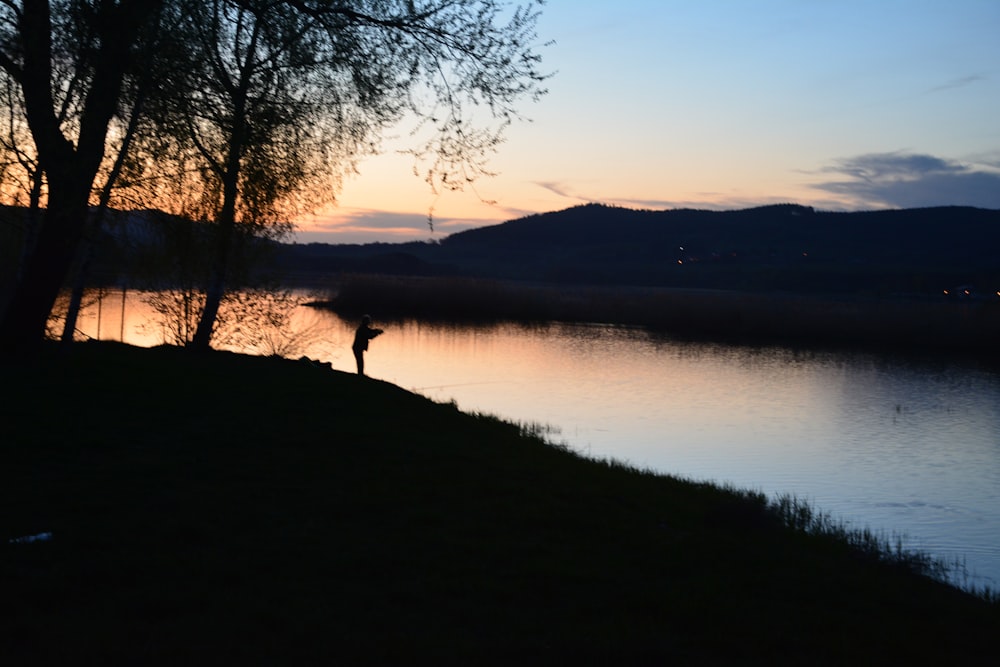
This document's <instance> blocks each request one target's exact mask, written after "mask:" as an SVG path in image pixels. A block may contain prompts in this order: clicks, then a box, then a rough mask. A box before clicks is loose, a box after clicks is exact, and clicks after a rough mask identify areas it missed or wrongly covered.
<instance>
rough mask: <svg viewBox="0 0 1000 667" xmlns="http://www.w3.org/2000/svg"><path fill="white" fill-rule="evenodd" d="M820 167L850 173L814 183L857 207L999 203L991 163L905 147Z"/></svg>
mask: <svg viewBox="0 0 1000 667" xmlns="http://www.w3.org/2000/svg"><path fill="white" fill-rule="evenodd" d="M821 173H826V174H839V175H841V176H843V177H845V178H843V179H838V180H830V181H825V182H821V183H814V184H813V185H812V187H813V188H815V189H817V190H822V191H824V192H827V193H830V194H833V195H836V196H838V197H839V198H841V199H843V200H844V203H845V204H847V205H849V206H852V207H855V208H920V207H926V206H951V205H955V206H978V207H980V208H1000V172H998V171H996V170H994V169H993V168H991V166H990V165H988V164H982V163H980V164H978V165H970V164H964V163H961V162H956V161H954V160H948V159H944V158H940V157H936V156H933V155H923V154H914V153H904V152H894V153H871V154H868V155H859V156H856V157H851V158H844V159H841V160H837V161H836V162H835V163H834V164H833V165H831V166H829V167H827V168H825V169H823V170H822V172H821Z"/></svg>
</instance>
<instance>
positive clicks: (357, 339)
mask: <svg viewBox="0 0 1000 667" xmlns="http://www.w3.org/2000/svg"><path fill="white" fill-rule="evenodd" d="M381 334H382V330H381V329H376V328H374V327H372V317H371V315H365V316H364V317H362V318H361V325H360V326H359V327H358V328H357V331H355V332H354V344H353V345H352V346H351V349H352V350H354V359H355V360H356V361H357V362H358V375H364V374H365V350H367V349H368V341H370V340H371V339H372V338H375V337H376V336H379V335H381Z"/></svg>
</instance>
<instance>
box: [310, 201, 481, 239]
mask: <svg viewBox="0 0 1000 667" xmlns="http://www.w3.org/2000/svg"><path fill="white" fill-rule="evenodd" d="M495 222H496V221H495V220H469V219H464V218H440V217H437V216H434V217H433V218H431V217H430V216H429V215H428V214H426V213H423V214H420V213H393V212H386V211H377V210H373V209H336V210H334V211H333V212H332V213H331V214H329V215H326V216H317V217H314V218H312V219H311V220H308V221H305V222H303V223H301V224H300V226H299V229H298V231H297V232H296V239H297V240H298V241H299V242H300V243H374V242H384V243H405V242H407V241H429V240H440V239H442V238H444V237H445V236H447V235H449V234H453V233H455V232H460V231H463V230H466V229H471V228H473V227H481V226H483V225H484V224H495Z"/></svg>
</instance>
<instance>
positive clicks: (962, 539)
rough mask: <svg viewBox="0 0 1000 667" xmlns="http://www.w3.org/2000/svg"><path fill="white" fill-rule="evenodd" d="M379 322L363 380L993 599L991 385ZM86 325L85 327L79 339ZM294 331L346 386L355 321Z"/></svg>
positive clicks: (778, 354)
mask: <svg viewBox="0 0 1000 667" xmlns="http://www.w3.org/2000/svg"><path fill="white" fill-rule="evenodd" d="M110 310H111V311H112V312H113V310H114V309H110ZM119 310H120V308H119ZM108 312H109V311H108V310H105V315H104V317H105V318H106V319H105V325H104V326H103V327H102V330H103V331H107V332H110V335H106V336H103V337H110V338H117V332H118V331H120V330H123V331H124V332H125V340H126V342H130V343H133V344H137V345H156V344H159V343H161V342H163V341H162V339H158V338H157V336H156V328H155V326H151V325H150V324H149V318H150V317H151V314H150V313H149V312H148V310H144V309H143V306H142V304H141V302H140V301H138V300H137V299H136V300H134V301H132V300H130V301H129V304H128V307H127V308H126V309H125V311H124V312H125V318H126V320H125V321H126V325H125V327H124V328H122V327H120V326H119V323H118V322H116V321H115V320H114V318H113V317H112V316H109V315H108V314H107V313H108ZM85 315H87V314H85ZM374 315H376V323H375V324H376V326H379V327H381V328H384V329H385V334H383V335H382V336H380V337H379V338H378V339H376V340H375V341H373V343H372V346H371V349H370V351H369V353H368V356H367V358H366V372H367V373H368V374H369V375H370V376H372V377H375V378H378V379H382V380H386V381H389V382H392V383H394V384H397V385H399V386H401V387H404V388H406V389H411V390H414V391H417V392H419V393H422V394H424V395H426V396H428V397H430V398H433V399H435V400H438V401H452V400H454V401H455V402H456V403H457V404H458V405H459V407H460V408H462V409H463V410H466V411H479V412H487V413H491V414H496V415H500V416H502V417H505V418H509V419H514V420H518V421H522V422H534V423H540V424H547V425H552V426H555V427H557V428H558V429H559V433H558V434H557V435H556V436H555V438H556V439H561V440H564V441H565V442H566V443H567V444H568V445H570V446H571V447H573V448H574V449H576V450H578V451H581V452H583V453H585V454H587V455H589V456H593V457H601V458H614V459H619V460H623V461H626V462H628V463H630V464H632V465H635V466H639V467H646V468H651V469H654V470H657V471H661V472H665V473H670V474H676V475H681V476H686V477H690V478H693V479H699V480H714V481H717V482H724V483H732V484H734V485H736V486H738V487H741V488H752V489H759V490H762V491H764V492H766V493H769V494H780V493H794V494H796V495H798V496H799V497H800V498H803V499H805V500H808V501H809V502H811V503H812V504H813V505H814V506H816V507H817V508H819V509H822V510H825V511H827V512H830V513H831V514H832V515H833V516H834V517H837V518H840V519H843V520H847V521H849V522H851V523H852V525H856V526H858V527H864V526H869V527H871V528H873V529H875V530H884V531H887V532H890V533H893V532H895V533H904V534H906V535H907V536H908V541H907V544H908V545H909V546H911V547H914V548H918V549H921V550H926V551H928V552H930V553H932V554H934V555H936V556H939V557H942V558H945V559H953V558H962V557H964V558H966V559H967V565H968V567H969V569H970V570H972V571H974V572H975V573H977V574H978V575H980V578H978V579H976V580H975V582H976V583H978V584H983V583H986V584H989V585H991V586H993V587H994V588H996V587H997V586H998V585H1000V498H998V495H1000V377H998V375H997V373H996V372H994V371H991V370H988V369H980V368H975V367H970V366H968V365H966V366H960V365H956V364H949V363H942V362H933V361H932V362H926V363H915V362H912V361H905V362H904V361H902V360H892V359H886V358H884V357H880V356H876V355H863V354H852V355H844V354H833V353H819V352H803V351H793V350H787V349H781V348H761V349H752V348H733V347H726V346H720V345H709V344H694V343H680V342H676V341H671V340H666V339H663V338H657V337H655V336H652V335H650V334H648V333H646V332H645V331H643V330H641V329H630V328H623V327H614V326H599V325H593V326H579V325H559V324H554V325H551V326H535V327H525V326H518V325H500V326H491V327H463V328H453V327H446V326H440V325H433V324H426V323H420V322H404V323H386V322H378V320H377V313H375V314H374ZM108 318H110V319H108ZM88 323H89V326H93V324H94V320H93V313H92V312H91V313H90V319H88V318H87V317H84V318H82V319H81V328H85V327H86V326H88ZM295 326H296V327H299V328H300V329H311V330H312V332H313V333H312V335H311V336H304V337H303V338H302V343H303V348H302V349H301V351H300V352H298V353H299V354H306V355H308V356H310V357H311V358H314V359H319V360H321V361H329V362H331V364H332V366H333V368H334V369H336V370H340V371H345V372H348V373H353V372H354V370H355V369H354V359H353V356H352V354H351V351H350V346H351V341H352V339H353V334H354V327H355V326H356V323H355V322H353V321H351V322H348V321H343V320H341V319H340V318H338V317H336V316H335V315H333V314H330V313H323V312H318V311H315V310H312V309H308V308H302V309H300V310H299V311H297V312H296V314H295ZM105 327H106V328H105ZM91 335H94V334H91Z"/></svg>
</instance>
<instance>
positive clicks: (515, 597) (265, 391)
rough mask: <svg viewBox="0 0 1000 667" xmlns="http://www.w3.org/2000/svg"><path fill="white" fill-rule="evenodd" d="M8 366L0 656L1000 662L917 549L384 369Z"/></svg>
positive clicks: (969, 612)
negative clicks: (502, 417) (792, 517)
mask: <svg viewBox="0 0 1000 667" xmlns="http://www.w3.org/2000/svg"><path fill="white" fill-rule="evenodd" d="M3 373H4V380H5V384H6V385H7V386H8V388H9V389H13V392H8V398H7V399H6V400H5V401H4V402H3V404H2V405H3V408H2V418H3V424H4V438H3V443H2V445H0V452H2V458H0V475H2V477H0V507H2V508H3V510H2V514H0V516H2V523H0V531H2V533H0V537H2V541H0V590H2V591H3V603H2V604H3V617H2V618H0V624H2V627H3V628H4V632H3V633H0V661H2V662H3V663H4V664H21V663H23V662H28V661H30V664H136V665H138V664H142V665H158V664H161V665H166V664H210V663H224V664H241V665H244V664H286V665H288V664H345V665H357V664H456V665H457V664H461V665H489V664H496V665H511V664H517V665H525V664H547V665H548V664H552V665H580V664H595V665H607V664H620V665H640V664H657V665H659V664H765V663H767V664H810V665H815V664H831V665H833V664H837V665H840V664H874V663H878V662H882V663H885V662H889V663H903V664H945V663H947V664H970V663H971V662H972V661H973V660H980V661H981V660H982V659H984V658H986V659H989V658H993V657H995V652H996V643H995V638H996V631H997V629H998V628H1000V607H998V606H997V605H996V604H990V603H987V602H985V601H983V600H982V599H979V598H976V597H974V596H971V595H968V594H966V593H963V592H960V591H957V590H955V589H953V588H950V587H947V586H945V585H943V584H940V583H938V582H936V581H933V580H931V579H929V578H926V577H923V576H918V575H915V574H913V573H912V571H911V569H910V568H908V567H905V566H904V565H903V564H901V563H900V562H898V561H899V560H903V561H906V560H907V559H906V558H902V559H897V558H892V557H888V556H887V555H886V554H879V553H876V552H873V551H870V550H868V551H865V550H862V549H859V548H854V547H850V546H848V545H847V544H846V543H845V542H844V541H841V540H837V539H833V538H831V537H828V536H817V535H814V534H808V533H807V532H805V531H796V530H793V529H791V528H789V527H787V525H786V524H787V523H788V522H787V521H782V520H781V518H780V517H779V516H778V515H777V514H776V512H775V511H774V508H769V507H768V505H767V503H766V502H765V500H764V499H763V498H761V497H759V496H757V495H755V494H750V493H741V492H735V491H731V490H723V489H719V488H716V487H713V486H709V485H704V484H695V483H691V482H688V481H684V480H680V479H674V478H670V477H666V476H657V475H652V474H645V473H641V472H638V471H635V470H631V469H628V468H625V467H622V466H618V465H613V464H609V463H606V462H594V461H589V460H585V459H582V458H579V457H577V456H575V455H573V454H571V453H569V452H566V451H563V450H561V449H559V448H557V447H554V446H551V445H548V444H545V443H544V442H543V441H541V440H540V439H538V438H537V437H534V436H532V435H531V434H530V433H525V429H523V428H520V427H518V426H514V425H510V424H506V423H503V422H501V421H498V420H496V419H492V418H489V417H483V416H475V415H468V414H464V413H461V412H459V411H458V410H456V409H455V408H454V407H453V406H450V405H442V404H436V403H433V402H431V401H429V400H426V399H424V398H422V397H420V396H416V395H414V394H411V393H408V392H406V391H403V390H401V389H400V388H398V387H395V386H392V385H389V384H386V383H383V382H379V381H375V380H370V379H364V378H358V377H355V376H352V375H347V374H344V373H340V372H335V371H331V370H329V369H328V368H324V367H322V366H316V365H313V364H311V363H309V362H307V361H300V362H294V361H288V360H281V359H264V358H251V357H244V356H238V355H233V354H225V353H211V354H207V355H203V356H196V355H192V354H189V353H186V352H185V351H183V350H179V349H173V348H161V349H153V350H143V349H135V348H130V347H125V346H120V345H115V344H107V343H86V344H77V345H75V346H74V347H73V348H72V349H71V350H70V351H69V352H68V353H65V354H59V353H57V352H56V351H55V350H50V351H49V353H48V355H47V356H46V357H45V358H44V359H43V360H42V361H41V362H39V363H35V364H23V365H20V366H7V367H5V368H4V369H3ZM11 393H12V394H13V395H10V394H11ZM667 435H668V434H665V437H667ZM43 533H50V534H51V538H50V539H45V540H39V541H35V542H30V543H12V542H11V541H10V540H11V539H12V538H16V537H19V536H26V535H38V534H43Z"/></svg>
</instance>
